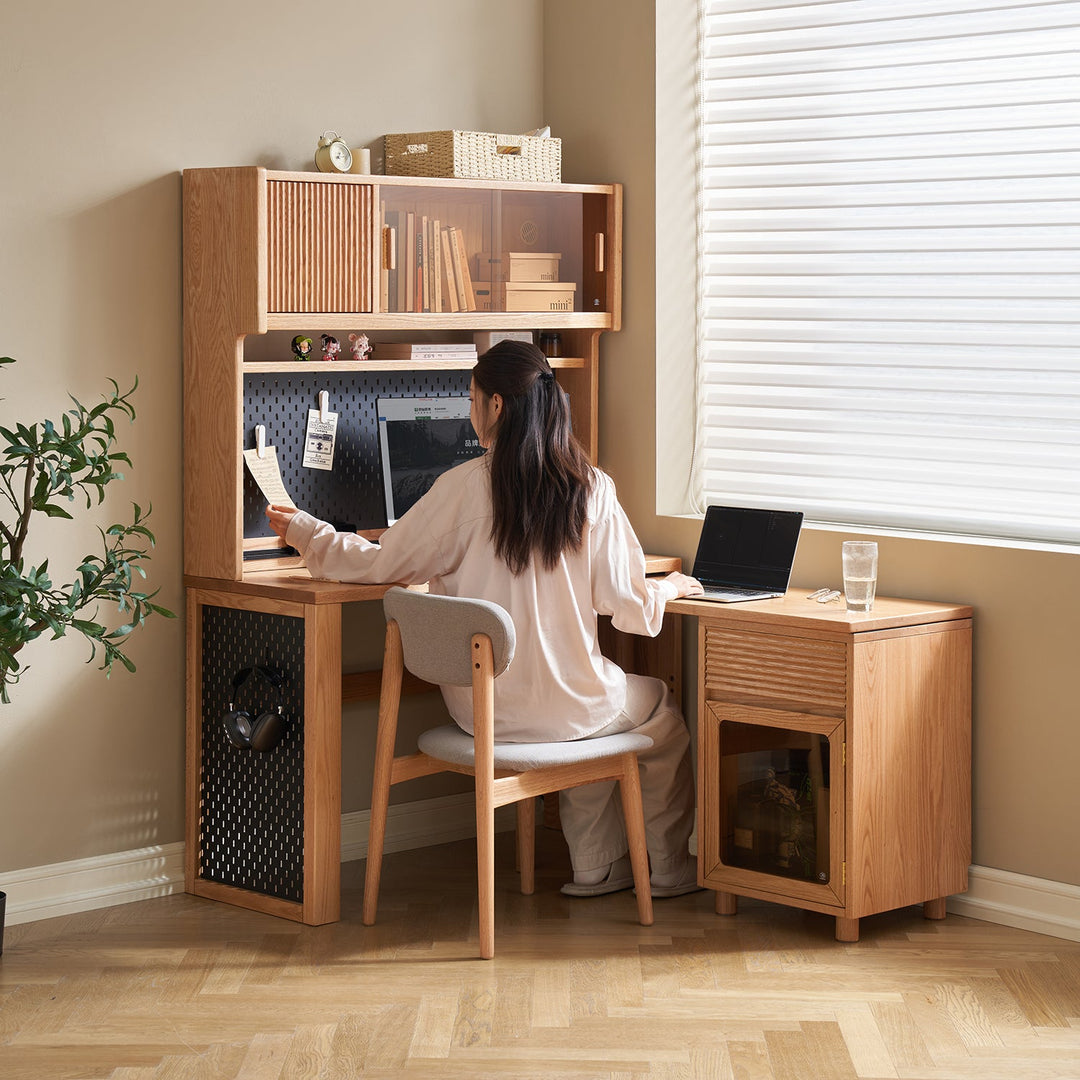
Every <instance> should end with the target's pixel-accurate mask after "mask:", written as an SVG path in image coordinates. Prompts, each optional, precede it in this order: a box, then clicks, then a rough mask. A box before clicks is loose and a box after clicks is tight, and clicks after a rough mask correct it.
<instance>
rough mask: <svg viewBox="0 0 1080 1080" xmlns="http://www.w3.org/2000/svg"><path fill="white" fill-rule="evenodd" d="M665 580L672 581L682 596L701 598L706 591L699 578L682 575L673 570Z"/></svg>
mask: <svg viewBox="0 0 1080 1080" xmlns="http://www.w3.org/2000/svg"><path fill="white" fill-rule="evenodd" d="M664 580H665V581H670V582H671V583H672V584H673V585H674V586H675V588H677V589H678V590H679V595H680V596H700V595H701V594H702V593H703V592H704V591H705V590H704V589H703V588H702V587H701V582H700V581H698V579H697V578H692V577H690V575H689V574H680V573H679V571H678V570H673V571H672V572H671V573H670V574H668V576H667V577H666V578H665V579H664Z"/></svg>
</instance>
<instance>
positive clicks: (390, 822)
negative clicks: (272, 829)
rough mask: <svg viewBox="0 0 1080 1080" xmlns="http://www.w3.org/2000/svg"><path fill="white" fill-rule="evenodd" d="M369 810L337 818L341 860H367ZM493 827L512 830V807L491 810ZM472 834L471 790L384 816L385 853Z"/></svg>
mask: <svg viewBox="0 0 1080 1080" xmlns="http://www.w3.org/2000/svg"><path fill="white" fill-rule="evenodd" d="M370 824H371V811H370V810H357V811H356V812H355V813H352V814H342V816H341V861H342V862H353V861H354V860H356V859H363V858H366V857H367V845H368V828H369V826H370ZM495 828H496V830H497V831H498V832H505V831H507V830H509V829H512V828H514V808H513V807H512V806H500V807H499V808H498V809H496V811H495ZM475 835H476V803H475V801H474V799H473V795H472V792H471V791H466V792H463V793H462V794H461V795H445V796H443V797H442V798H441V799H424V800H422V801H420V802H411V803H399V804H398V805H397V806H391V807H390V808H389V811H388V813H387V816H386V840H385V850H386V851H387V852H391V851H410V850H412V849H413V848H421V847H431V846H433V845H434V844H449V843H452V842H453V841H454V840H466V839H468V838H469V837H470V836H475Z"/></svg>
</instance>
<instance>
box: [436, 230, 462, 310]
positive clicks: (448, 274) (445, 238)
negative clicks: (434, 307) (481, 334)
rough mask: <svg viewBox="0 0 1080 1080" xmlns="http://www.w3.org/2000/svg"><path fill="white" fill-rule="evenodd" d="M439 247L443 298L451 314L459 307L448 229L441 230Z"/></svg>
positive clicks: (459, 308)
mask: <svg viewBox="0 0 1080 1080" xmlns="http://www.w3.org/2000/svg"><path fill="white" fill-rule="evenodd" d="M439 245H440V248H441V250H442V265H443V296H444V298H445V299H446V307H447V310H448V311H451V312H453V311H460V310H461V305H460V304H459V303H458V291H457V282H456V281H455V280H454V262H453V255H452V254H451V251H450V230H449V229H448V228H445V227H444V228H443V230H442V235H441V236H440V237H439Z"/></svg>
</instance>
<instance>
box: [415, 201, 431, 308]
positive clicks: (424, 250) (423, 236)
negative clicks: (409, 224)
mask: <svg viewBox="0 0 1080 1080" xmlns="http://www.w3.org/2000/svg"><path fill="white" fill-rule="evenodd" d="M429 232H430V225H429V224H428V216H427V214H421V215H420V228H419V229H418V230H417V234H418V239H419V242H418V243H417V245H416V257H417V261H418V262H419V264H420V265H419V277H418V278H417V280H418V281H419V283H420V293H421V295H422V296H423V303H422V304H421V306H420V310H421V311H423V312H425V313H426V312H429V311H431V275H430V274H429V272H428V234H429Z"/></svg>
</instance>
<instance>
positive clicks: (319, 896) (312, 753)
mask: <svg viewBox="0 0 1080 1080" xmlns="http://www.w3.org/2000/svg"><path fill="white" fill-rule="evenodd" d="M304 623H305V632H304V668H305V671H306V678H305V679H304V699H305V700H304V713H305V722H304V915H303V921H304V922H305V923H306V924H307V925H308V926H320V925H322V924H323V923H328V922H337V920H338V919H339V918H341V605H340V604H321V605H316V604H309V605H306V606H305V609H304Z"/></svg>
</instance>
